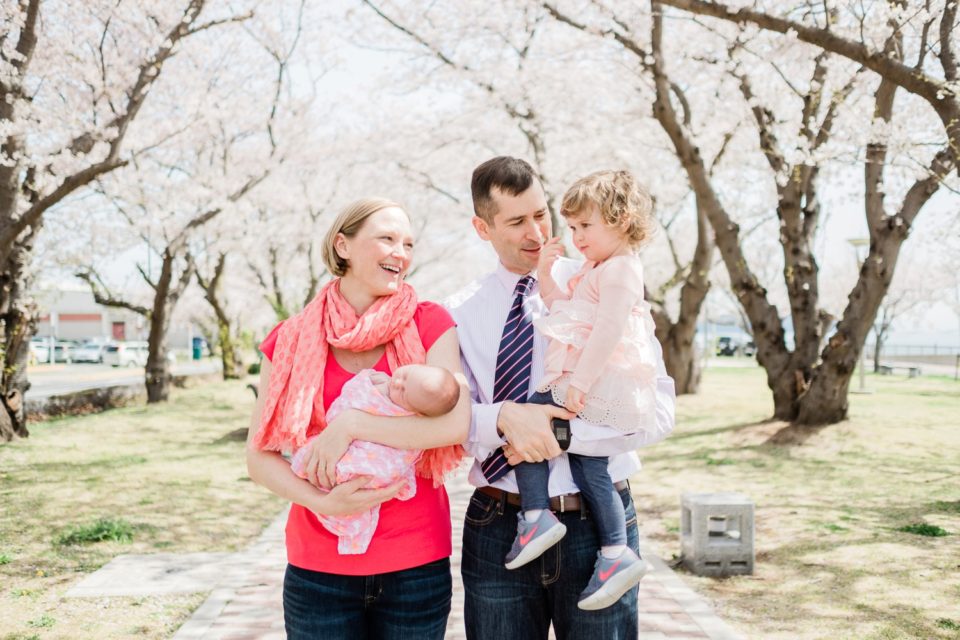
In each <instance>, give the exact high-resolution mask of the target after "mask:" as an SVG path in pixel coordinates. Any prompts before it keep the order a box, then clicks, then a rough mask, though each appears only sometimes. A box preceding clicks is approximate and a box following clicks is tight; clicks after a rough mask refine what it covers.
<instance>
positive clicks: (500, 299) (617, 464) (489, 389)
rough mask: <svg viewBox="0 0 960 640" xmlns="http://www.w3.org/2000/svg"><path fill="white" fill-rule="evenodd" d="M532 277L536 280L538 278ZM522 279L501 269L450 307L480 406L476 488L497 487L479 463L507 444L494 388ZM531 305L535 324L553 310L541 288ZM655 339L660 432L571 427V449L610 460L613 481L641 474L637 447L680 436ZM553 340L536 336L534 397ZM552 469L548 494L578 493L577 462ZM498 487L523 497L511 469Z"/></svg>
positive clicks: (561, 280) (474, 444)
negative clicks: (499, 431) (672, 434)
mask: <svg viewBox="0 0 960 640" xmlns="http://www.w3.org/2000/svg"><path fill="white" fill-rule="evenodd" d="M581 264H582V263H580V262H578V261H575V260H570V259H568V258H560V259H558V260H557V262H556V263H555V264H554V267H553V278H554V280H556V281H557V284H558V285H560V286H561V287H564V288H566V284H567V281H568V280H569V279H570V278H571V277H572V276H573V275H574V274H575V273H576V272H577V271H578V270H579V268H580V266H581ZM530 275H532V276H534V277H536V273H531V274H530ZM520 277H521V276H519V275H517V274H515V273H512V272H510V271H508V270H507V269H506V268H505V267H504V266H503V265H502V264H500V265H498V267H497V270H496V271H494V272H493V273H491V274H489V275H487V276H485V277H483V278H481V279H479V280H476V281H474V282H473V283H471V284H470V285H468V286H467V287H465V288H464V289H462V290H461V291H459V292H458V293H456V294H454V295H453V296H451V297H450V298H449V299H447V301H446V302H445V306H446V307H447V309H448V310H449V311H450V314H451V315H452V316H453V319H454V321H455V322H456V323H457V336H458V337H459V339H460V359H461V361H462V362H463V370H464V373H465V374H466V377H467V381H468V382H469V383H470V394H471V397H472V400H473V415H472V419H471V422H470V435H469V437H468V439H467V442H466V443H464V448H465V449H466V450H467V452H468V453H470V455H472V456H473V457H474V458H476V460H475V461H474V463H473V467H472V468H471V469H470V475H469V481H470V484H472V485H474V486H476V487H482V486H486V485H489V484H490V483H489V482H487V479H486V478H485V477H484V475H483V472H482V471H481V470H480V461H481V460H485V459H486V458H487V457H488V456H490V454H492V453H493V452H494V451H496V450H497V449H498V448H499V447H501V446H503V445H504V444H506V443H507V441H506V440H505V439H504V438H502V437H501V436H500V435H498V434H497V418H498V417H499V414H500V407H501V405H502V404H503V403H502V402H493V382H494V377H495V376H494V372H495V371H496V368H497V352H498V351H499V346H500V337H501V335H502V333H503V325H504V323H505V322H506V320H507V313H509V311H510V307H511V305H512V304H513V299H514V293H513V292H514V289H515V288H516V285H517V282H518V281H519V280H520ZM526 305H527V306H528V308H529V309H531V311H532V313H533V316H532V317H533V318H534V319H536V318H539V317H540V316H541V315H543V314H545V313H546V312H547V309H546V305H544V303H543V300H541V299H540V294H539V293H538V288H535V289H534V293H532V294H530V295H529V296H528V297H527V302H526ZM650 339H651V341H652V342H653V344H654V345H655V349H656V351H657V355H658V360H659V364H658V367H657V394H656V396H657V425H656V430H655V431H653V432H649V433H648V432H644V431H641V432H637V433H631V434H624V433H623V432H621V431H618V430H617V429H614V428H612V427H607V426H603V425H595V424H591V423H589V422H585V421H583V420H580V419H579V418H574V419H573V420H571V421H570V423H571V432H572V434H571V442H570V447H569V449H568V451H570V452H571V453H578V454H582V455H587V456H602V457H609V458H610V464H609V471H610V477H611V478H612V479H613V481H614V482H618V481H620V480H624V479H626V478H628V477H629V476H631V475H633V474H634V473H636V472H637V471H638V470H639V469H640V458H639V457H638V456H637V454H636V449H638V448H639V447H642V446H645V445H649V444H653V443H655V442H659V441H660V440H662V439H664V438H665V437H667V435H668V434H669V433H670V432H671V431H672V430H673V424H674V404H675V395H674V387H673V378H671V377H670V376H668V375H667V371H666V368H665V367H664V365H663V355H662V351H661V350H660V344H659V342H657V340H656V338H655V337H654V336H653V335H651V336H650ZM546 341H547V339H546V338H545V337H544V336H543V335H541V334H540V332H539V331H536V332H535V333H534V339H533V365H532V369H531V372H530V373H531V375H530V389H529V391H530V393H532V392H533V391H534V385H536V383H537V381H538V380H540V379H541V378H542V377H543V373H544V371H543V368H544V367H543V363H544V354H545V353H546V346H547V345H546ZM549 466H550V482H549V485H548V491H549V493H550V495H551V496H558V495H562V494H568V493H575V492H577V491H578V489H577V486H576V484H575V483H574V481H573V477H572V476H571V474H570V463H569V462H568V460H567V454H566V453H564V454H562V455H560V456H559V457H556V458H554V459H552V460H550V461H549ZM492 486H494V487H496V488H498V489H503V490H504V491H509V492H511V493H516V492H517V481H516V477H515V474H514V473H513V471H510V472H509V473H507V474H506V475H505V476H504V477H502V478H500V479H499V480H497V481H496V482H494V483H493V485H492Z"/></svg>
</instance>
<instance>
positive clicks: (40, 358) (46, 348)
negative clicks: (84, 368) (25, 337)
mask: <svg viewBox="0 0 960 640" xmlns="http://www.w3.org/2000/svg"><path fill="white" fill-rule="evenodd" d="M51 342H52V343H53V358H50V344H51ZM75 346H76V343H74V342H71V341H70V340H52V339H51V338H43V337H39V338H31V339H30V356H29V357H30V361H31V362H36V363H41V364H46V363H49V362H51V361H52V362H65V363H68V364H69V363H70V362H72V361H73V349H74V347H75Z"/></svg>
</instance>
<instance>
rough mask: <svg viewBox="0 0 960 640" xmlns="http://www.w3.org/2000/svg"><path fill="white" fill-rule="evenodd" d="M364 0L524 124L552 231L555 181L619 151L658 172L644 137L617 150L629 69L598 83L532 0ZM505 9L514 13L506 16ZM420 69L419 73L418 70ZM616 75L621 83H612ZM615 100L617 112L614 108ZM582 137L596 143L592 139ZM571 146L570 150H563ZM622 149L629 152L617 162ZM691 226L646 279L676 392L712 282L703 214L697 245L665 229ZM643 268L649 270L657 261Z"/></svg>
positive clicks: (693, 378)
mask: <svg viewBox="0 0 960 640" xmlns="http://www.w3.org/2000/svg"><path fill="white" fill-rule="evenodd" d="M364 4H365V5H366V6H368V7H369V8H370V9H371V10H372V12H373V13H374V14H375V15H376V16H377V17H379V18H380V19H382V20H383V21H384V22H385V23H386V24H387V25H389V26H390V27H391V28H392V29H394V30H395V31H396V32H398V33H400V34H402V35H403V36H404V37H405V38H406V39H407V41H408V42H409V43H410V44H411V45H413V46H414V47H415V50H419V51H420V52H422V53H424V54H425V55H426V56H428V57H429V58H432V59H433V60H434V61H435V62H436V63H437V64H438V65H439V70H440V71H442V72H444V77H445V78H452V79H454V80H455V81H458V82H459V83H460V84H461V85H464V86H466V87H469V88H471V89H472V90H473V92H475V93H476V94H477V95H478V97H479V100H480V101H481V102H486V103H487V104H488V105H489V108H488V109H487V110H486V111H485V112H483V117H484V118H486V119H487V120H490V117H491V116H490V112H491V111H497V112H499V114H498V116H499V119H498V122H503V123H504V124H509V125H512V126H513V127H514V128H515V130H516V131H519V132H521V133H522V136H523V140H524V141H525V142H526V152H525V153H521V154H520V155H523V156H526V157H529V158H530V159H531V160H532V162H533V164H534V165H535V167H536V168H537V170H538V171H539V173H540V178H541V182H542V183H543V184H544V188H545V191H546V195H547V200H548V206H549V208H550V210H551V214H552V219H553V227H554V232H555V233H556V234H558V235H562V233H563V229H564V228H565V227H566V223H565V222H564V221H563V220H562V219H560V218H559V217H558V216H557V205H558V202H557V199H558V194H559V193H560V191H561V190H562V187H560V186H559V185H562V184H565V183H569V182H571V181H572V180H574V179H576V178H577V177H580V176H581V175H583V174H584V173H586V172H587V171H590V170H595V169H596V168H599V167H609V166H611V163H612V162H617V161H620V162H621V163H623V164H625V165H627V166H630V165H634V166H640V167H642V168H643V170H641V171H639V172H638V173H640V174H642V175H656V174H658V173H661V172H660V171H655V170H651V169H653V167H654V166H656V165H655V162H654V160H653V158H652V157H650V156H648V157H644V155H643V154H642V152H640V151H639V150H641V149H643V146H642V144H637V145H636V146H635V147H634V148H636V149H637V150H638V152H634V153H630V154H626V153H624V149H629V148H630V147H629V143H628V142H627V141H626V140H625V139H624V135H623V133H624V131H625V130H629V129H634V130H635V129H636V122H635V120H636V116H635V115H634V114H632V113H631V114H630V115H629V116H626V114H625V113H622V112H625V111H628V110H629V108H628V107H627V108H625V105H629V106H632V105H633V104H636V103H637V102H638V99H637V98H638V95H637V94H636V93H635V92H631V91H630V84H632V83H633V82H635V78H632V77H631V75H630V74H629V73H626V74H624V77H619V78H606V79H605V83H604V85H603V86H598V85H597V83H596V82H595V80H596V79H597V74H596V73H595V67H594V66H593V65H591V64H584V63H583V62H582V61H581V60H579V59H578V58H583V56H582V55H579V54H583V53H584V51H583V50H573V49H571V47H570V46H569V45H568V44H567V43H566V42H565V40H564V38H563V34H562V33H560V30H558V29H557V28H556V25H554V24H552V21H551V20H549V19H548V16H547V15H545V14H544V13H543V12H542V11H540V10H539V9H538V8H537V7H536V6H535V5H522V6H519V7H518V6H517V5H516V3H512V2H503V3H498V4H497V5H496V6H491V5H489V4H480V3H477V4H469V3H468V4H467V5H466V6H465V5H464V3H455V4H452V3H432V4H431V5H429V6H427V7H424V6H422V5H417V4H416V3H397V2H393V3H387V2H373V1H371V0H364ZM506 16H512V17H513V18H515V19H513V20H507V19H505V17H506ZM587 47H588V48H589V43H587ZM594 48H595V47H594ZM421 75H422V73H418V77H420V76H421ZM623 80H626V83H627V84H626V90H625V89H624V88H622V87H617V86H616V85H617V83H618V81H623ZM592 94H593V95H606V96H607V97H608V98H609V99H611V101H612V104H613V105H614V107H615V108H614V109H613V111H614V112H613V113H610V114H608V113H602V114H601V113H599V112H596V110H595V107H594V106H593V105H594V104H595V102H594V101H591V100H590V99H589V98H590V96H591V95H592ZM614 96H616V97H614ZM616 107H620V109H621V113H617V112H616ZM605 116H606V117H609V119H607V118H605ZM625 116H626V117H625ZM475 130H476V131H482V130H483V129H480V128H478V129H475ZM501 131H502V130H501ZM503 138H504V136H503V133H502V132H501V133H499V134H496V133H495V134H493V139H495V140H497V141H498V142H500V144H501V145H503V146H499V147H494V148H493V150H492V153H491V152H489V151H488V152H486V155H487V156H489V155H493V154H495V153H498V154H503V153H506V151H505V148H507V147H506V145H505V144H504V143H503ZM588 140H593V141H595V143H594V144H592V145H591V144H590V143H588V142H587V141H588ZM573 148H575V149H576V151H575V152H574V153H570V151H571V149H573ZM625 157H626V158H628V160H627V162H623V160H624V159H625ZM668 161H669V160H668ZM588 163H589V164H588ZM621 166H623V165H621ZM660 166H661V167H662V165H660ZM421 172H422V170H421ZM431 182H435V181H433V180H431ZM651 186H652V185H651ZM658 195H659V196H666V195H667V193H660V194H658ZM659 199H662V198H659ZM696 218H697V214H694V219H696ZM688 226H690V225H686V224H675V225H667V226H665V227H664V230H665V231H666V237H667V246H668V247H669V248H670V249H671V252H670V257H671V259H672V265H673V267H674V268H673V269H672V270H670V272H669V273H667V274H665V275H664V280H663V283H662V284H661V285H659V286H656V287H654V288H651V289H649V294H650V301H651V303H652V305H653V307H654V309H655V314H654V319H655V322H656V325H657V337H658V339H660V341H661V342H662V344H663V347H664V357H665V361H666V365H667V370H668V372H669V373H670V374H671V375H672V376H673V377H674V379H675V381H676V388H677V391H678V392H679V393H692V392H695V391H696V390H697V387H698V384H699V379H700V375H699V360H698V359H697V358H696V357H694V347H693V337H694V334H695V332H696V319H697V317H698V316H699V311H700V306H701V305H702V302H703V299H704V296H705V295H706V292H707V289H708V288H709V278H708V275H709V262H710V256H711V254H712V252H713V244H712V235H711V234H710V233H709V226H708V225H707V224H706V223H705V220H704V219H703V218H702V217H701V218H700V220H699V221H698V222H695V223H694V224H693V225H692V227H693V231H694V233H695V234H696V237H697V246H696V247H694V248H690V249H689V250H688V251H685V252H683V257H681V254H680V253H679V252H678V251H677V250H676V249H677V246H676V243H674V242H672V241H671V238H670V234H671V233H676V232H678V231H679V232H681V233H683V232H686V231H687V227H688ZM648 273H654V274H655V273H657V270H653V269H651V270H650V271H649V272H648ZM674 297H676V298H677V304H676V305H675V306H676V307H677V309H676V310H672V309H668V307H670V306H674V305H672V304H668V303H667V299H668V298H671V299H672V298H674Z"/></svg>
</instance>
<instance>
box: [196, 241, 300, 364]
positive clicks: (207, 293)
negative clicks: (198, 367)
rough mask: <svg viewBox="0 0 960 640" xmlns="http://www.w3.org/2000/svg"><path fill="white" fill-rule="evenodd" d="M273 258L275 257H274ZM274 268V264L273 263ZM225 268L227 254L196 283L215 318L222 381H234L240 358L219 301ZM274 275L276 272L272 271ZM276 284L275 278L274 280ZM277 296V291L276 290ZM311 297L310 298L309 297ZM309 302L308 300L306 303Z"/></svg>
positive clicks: (223, 254)
mask: <svg viewBox="0 0 960 640" xmlns="http://www.w3.org/2000/svg"><path fill="white" fill-rule="evenodd" d="M274 257H275V255H274ZM273 265H274V266H276V263H275V262H274V263H273ZM226 266H227V254H226V253H221V254H220V255H219V257H218V258H217V264H216V266H215V267H214V269H213V276H212V277H211V278H210V279H209V280H207V279H204V277H203V276H202V275H201V274H200V272H199V271H198V272H197V282H198V283H199V285H200V288H201V289H203V294H204V297H205V298H206V299H207V302H209V303H210V306H211V307H212V308H213V313H214V315H216V317H217V341H218V343H219V345H220V359H221V362H222V363H223V379H224V380H236V379H238V378H240V376H242V375H243V370H242V365H243V363H242V362H240V358H239V356H238V355H237V347H236V345H235V344H234V342H233V331H232V329H231V327H230V317H229V316H228V315H227V312H226V310H225V309H224V307H223V303H222V302H221V301H220V296H219V293H220V279H221V278H222V277H223V272H224V269H225V268H226ZM310 270H311V277H310V281H311V287H312V288H315V287H316V282H317V280H316V279H315V278H314V276H313V265H312V262H311V267H310ZM274 275H276V270H274ZM274 282H275V283H276V282H277V280H276V277H275V278H274ZM277 292H278V295H279V289H277ZM311 297H312V296H311ZM309 301H310V300H309V299H308V300H307V302H309Z"/></svg>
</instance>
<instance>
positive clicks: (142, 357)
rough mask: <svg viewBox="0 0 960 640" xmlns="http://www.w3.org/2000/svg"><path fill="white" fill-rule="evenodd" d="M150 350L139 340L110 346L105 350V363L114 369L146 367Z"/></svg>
mask: <svg viewBox="0 0 960 640" xmlns="http://www.w3.org/2000/svg"><path fill="white" fill-rule="evenodd" d="M149 349H150V348H149V346H148V344H147V343H146V342H144V341H139V340H128V341H126V342H117V343H115V344H108V345H107V346H106V347H104V349H103V362H104V364H110V365H113V366H114V367H145V366H146V365H147V355H148V353H149Z"/></svg>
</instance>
